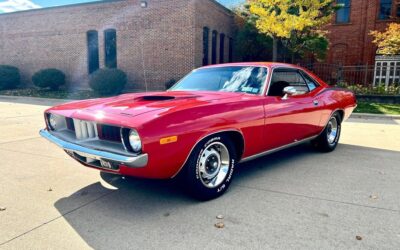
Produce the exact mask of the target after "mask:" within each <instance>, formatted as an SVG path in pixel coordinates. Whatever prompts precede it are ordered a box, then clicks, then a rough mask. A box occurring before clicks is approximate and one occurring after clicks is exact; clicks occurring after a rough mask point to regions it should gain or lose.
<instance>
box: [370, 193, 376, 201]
mask: <svg viewBox="0 0 400 250" xmlns="http://www.w3.org/2000/svg"><path fill="white" fill-rule="evenodd" d="M369 198H371V199H374V200H376V199H378V196H377V195H374V194H371V195H370V196H369Z"/></svg>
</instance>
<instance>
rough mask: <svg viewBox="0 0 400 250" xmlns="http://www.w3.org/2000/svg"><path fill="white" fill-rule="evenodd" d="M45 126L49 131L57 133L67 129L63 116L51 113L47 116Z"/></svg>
mask: <svg viewBox="0 0 400 250" xmlns="http://www.w3.org/2000/svg"><path fill="white" fill-rule="evenodd" d="M47 125H48V127H49V129H50V130H54V131H59V130H62V129H65V128H67V122H66V120H65V117H64V116H61V115H56V114H52V113H48V114H47Z"/></svg>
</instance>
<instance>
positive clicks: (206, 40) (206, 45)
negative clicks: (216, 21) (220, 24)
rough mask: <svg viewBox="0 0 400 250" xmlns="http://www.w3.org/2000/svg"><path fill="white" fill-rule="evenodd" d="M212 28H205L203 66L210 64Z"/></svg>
mask: <svg viewBox="0 0 400 250" xmlns="http://www.w3.org/2000/svg"><path fill="white" fill-rule="evenodd" d="M209 33H210V29H209V28H207V27H204V28H203V66H206V65H208V40H209V39H208V36H209Z"/></svg>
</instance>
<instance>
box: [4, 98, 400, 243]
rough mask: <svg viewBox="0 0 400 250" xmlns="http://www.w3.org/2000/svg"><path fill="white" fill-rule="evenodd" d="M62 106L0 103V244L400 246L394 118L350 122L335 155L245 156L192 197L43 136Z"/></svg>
mask: <svg viewBox="0 0 400 250" xmlns="http://www.w3.org/2000/svg"><path fill="white" fill-rule="evenodd" d="M58 102H59V101H57V100H39V99H31V98H0V249H90V248H93V249H204V248H207V249H217V248H218V249H400V120H392V119H362V118H361V119H349V120H348V121H346V122H345V123H344V124H343V127H342V138H341V140H340V145H339V146H338V147H337V149H336V151H334V152H332V153H328V154H326V153H325V154H324V153H319V152H316V151H314V150H313V149H312V148H311V147H310V146H309V145H308V144H304V145H300V146H297V147H295V148H291V149H287V150H284V151H281V152H278V153H275V154H273V155H269V156H266V157H263V158H260V159H257V160H254V161H251V162H247V163H245V164H243V165H241V166H240V167H238V168H237V172H236V175H235V177H234V181H233V183H232V185H231V187H230V189H229V191H228V192H227V193H226V194H225V195H224V196H222V197H221V198H219V199H216V200H212V201H209V202H198V201H196V200H193V199H191V198H189V197H188V196H186V195H185V193H184V192H182V190H180V189H179V188H178V187H177V186H176V185H175V183H174V182H173V181H154V180H140V179H135V178H122V177H119V176H114V175H110V174H101V173H100V172H98V171H96V170H93V169H89V168H86V167H83V166H81V165H80V164H78V163H77V162H75V161H74V160H72V159H70V158H69V157H68V156H67V155H66V154H65V153H64V152H63V151H62V150H60V149H59V148H57V147H56V146H55V145H53V144H51V143H49V142H47V141H46V140H45V139H42V138H40V136H39V135H38V131H39V129H41V128H42V127H43V126H44V122H43V111H44V110H45V109H46V108H47V107H48V106H50V105H54V104H56V103H58ZM217 217H218V218H217ZM221 218H222V219H221ZM219 222H221V223H222V224H220V225H221V226H223V227H222V228H217V227H216V226H215V224H216V223H219Z"/></svg>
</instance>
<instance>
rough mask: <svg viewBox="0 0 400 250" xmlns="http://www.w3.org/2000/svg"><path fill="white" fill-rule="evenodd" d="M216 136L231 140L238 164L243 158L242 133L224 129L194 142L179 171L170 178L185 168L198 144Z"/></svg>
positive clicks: (243, 144)
mask: <svg viewBox="0 0 400 250" xmlns="http://www.w3.org/2000/svg"><path fill="white" fill-rule="evenodd" d="M218 135H225V136H227V137H229V138H230V139H231V140H232V142H233V145H234V147H235V151H236V154H237V157H238V159H236V161H237V162H240V159H241V158H242V156H243V153H244V148H245V141H244V136H243V134H242V132H241V131H240V130H236V129H225V130H220V131H215V132H212V133H208V134H206V135H205V136H202V137H200V139H199V140H197V141H196V143H195V144H194V145H193V147H192V149H191V150H190V152H189V154H188V155H187V157H186V160H185V162H184V163H183V164H182V166H181V167H180V168H179V170H178V171H177V172H176V173H175V175H174V176H172V177H171V178H174V177H175V176H177V175H178V174H179V173H180V172H181V170H182V169H183V167H184V166H185V164H186V162H187V161H188V159H189V157H190V155H191V154H192V152H193V150H194V149H195V148H196V147H197V145H199V143H201V142H203V141H205V140H207V139H209V138H210V137H213V136H218Z"/></svg>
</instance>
